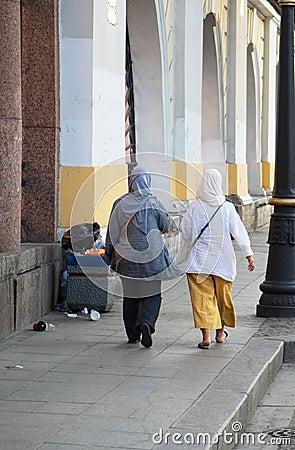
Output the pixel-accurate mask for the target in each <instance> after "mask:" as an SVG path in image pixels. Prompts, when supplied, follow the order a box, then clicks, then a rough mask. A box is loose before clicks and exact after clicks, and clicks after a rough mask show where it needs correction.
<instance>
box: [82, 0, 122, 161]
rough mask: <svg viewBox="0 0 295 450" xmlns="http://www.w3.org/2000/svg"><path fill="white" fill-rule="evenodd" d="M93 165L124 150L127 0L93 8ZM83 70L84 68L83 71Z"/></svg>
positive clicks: (98, 0) (101, 1)
mask: <svg viewBox="0 0 295 450" xmlns="http://www.w3.org/2000/svg"><path fill="white" fill-rule="evenodd" d="M93 9H94V10H93V114H92V129H93V141H92V165H93V166H102V165H104V164H107V163H110V162H113V161H116V160H117V159H119V158H121V161H120V163H121V164H122V163H123V161H124V151H125V42H126V39H125V32H126V30H125V28H126V25H125V24H126V6H125V1H121V0H116V1H115V0H113V1H111V2H109V1H108V0H95V1H94V5H93ZM81 70H82V69H81Z"/></svg>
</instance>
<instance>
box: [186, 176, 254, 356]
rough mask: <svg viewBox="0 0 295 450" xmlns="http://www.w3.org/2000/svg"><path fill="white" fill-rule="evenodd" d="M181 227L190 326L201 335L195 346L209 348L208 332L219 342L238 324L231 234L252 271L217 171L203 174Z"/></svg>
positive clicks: (240, 229)
mask: <svg viewBox="0 0 295 450" xmlns="http://www.w3.org/2000/svg"><path fill="white" fill-rule="evenodd" d="M181 229H182V233H183V238H184V240H185V241H187V242H188V243H190V246H191V250H190V254H189V257H188V262H187V268H186V272H187V279H188V285H189V290H190V296H191V302H192V309H193V317H194V324H195V327H196V328H200V329H201V332H202V337H203V340H202V342H200V343H199V344H198V347H199V348H202V349H208V348H209V346H210V343H211V330H216V331H215V341H216V342H217V343H222V342H224V340H225V339H226V338H227V336H228V331H227V330H226V329H225V328H224V327H225V326H227V327H235V326H236V313H235V308H234V305H233V301H232V298H231V289H232V283H233V281H234V279H235V277H236V257H235V252H234V248H233V245H232V239H231V236H232V237H233V238H234V239H235V240H236V242H237V244H238V245H239V247H240V249H241V250H242V252H243V254H244V256H245V258H247V260H248V270H250V271H252V270H254V268H255V264H254V259H253V251H252V249H251V244H250V240H249V236H248V234H247V231H246V229H245V227H244V225H243V223H242V221H241V219H240V217H239V215H238V213H237V211H236V209H235V207H234V205H233V204H232V203H230V202H226V201H225V196H224V195H223V192H222V177H221V174H220V172H219V171H218V170H216V169H208V170H207V171H206V172H205V174H204V176H203V177H202V180H201V182H200V186H199V189H198V192H197V200H194V201H193V202H192V203H191V204H190V207H189V210H188V211H187V212H186V213H185V215H184V217H183V220H182V224H181Z"/></svg>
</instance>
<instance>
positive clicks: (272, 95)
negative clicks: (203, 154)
mask: <svg viewBox="0 0 295 450" xmlns="http://www.w3.org/2000/svg"><path fill="white" fill-rule="evenodd" d="M276 40H277V25H276V23H275V22H274V20H272V19H271V18H269V19H265V39H264V45H265V52H264V71H263V103H262V117H263V122H262V161H266V162H274V161H275V139H276V97H277V96H276V92H277V88H276V72H277V61H276Z"/></svg>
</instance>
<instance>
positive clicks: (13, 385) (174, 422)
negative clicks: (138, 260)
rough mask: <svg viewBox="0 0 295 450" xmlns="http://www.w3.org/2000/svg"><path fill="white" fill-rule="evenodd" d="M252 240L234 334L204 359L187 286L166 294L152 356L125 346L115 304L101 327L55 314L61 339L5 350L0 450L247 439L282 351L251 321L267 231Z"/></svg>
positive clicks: (19, 339) (32, 339) (13, 344)
mask: <svg viewBox="0 0 295 450" xmlns="http://www.w3.org/2000/svg"><path fill="white" fill-rule="evenodd" d="M250 237H251V242H252V246H253V249H254V251H255V261H256V270H255V271H254V272H252V273H249V272H248V271H247V262H246V260H245V258H243V257H242V255H241V253H240V252H239V251H237V259H238V276H237V279H236V282H235V284H234V289H233V297H234V302H235V305H236V309H237V316H238V326H237V328H236V329H232V330H230V336H229V338H228V340H227V342H225V343H224V344H222V345H221V344H212V345H211V347H210V349H209V350H208V351H207V350H200V349H197V343H198V342H199V341H200V332H199V330H195V329H194V328H193V320H192V313H191V305H190V300H189V295H188V287H187V283H186V279H185V277H184V278H182V279H181V280H179V281H178V282H177V283H176V284H174V285H173V284H172V285H170V286H166V285H164V286H163V287H164V289H163V305H162V309H161V314H160V318H159V321H158V324H157V331H156V334H155V335H154V344H153V346H152V348H150V349H145V348H143V347H142V346H141V345H140V344H137V345H128V344H127V343H126V337H125V333H124V329H123V323H122V302H121V301H120V300H118V301H116V303H115V305H114V307H113V309H112V310H111V311H110V312H108V313H106V314H103V315H102V316H101V319H100V320H99V321H98V322H91V321H89V320H88V319H87V318H86V317H83V316H81V317H77V318H75V319H74V318H69V317H67V316H66V315H65V314H63V313H61V312H52V313H51V314H50V315H48V316H46V317H45V320H46V321H47V322H52V323H54V324H55V325H56V330H55V331H51V332H49V331H48V332H43V333H40V332H35V331H33V330H32V326H31V325H30V326H28V327H26V328H25V329H23V330H21V331H20V332H18V333H15V334H14V335H12V336H10V337H9V338H7V339H5V340H3V341H1V343H0V436H1V438H0V449H1V450H2V449H3V450H26V449H28V450H34V449H42V450H65V449H69V448H71V449H73V450H75V449H76V450H79V449H81V450H83V449H87V450H92V449H96V448H101V449H105V450H107V449H120V450H127V449H140V450H143V449H162V448H165V449H174V448H179V447H180V446H181V448H200V449H202V448H213V449H217V448H218V449H221V448H232V447H233V446H234V443H228V442H227V441H228V439H225V432H232V431H233V427H234V426H235V423H236V422H239V423H241V424H243V427H246V424H247V423H248V422H249V420H250V418H251V416H252V414H253V412H254V410H255V407H256V405H257V404H258V403H259V402H260V401H261V399H262V397H263V395H264V393H265V391H266V389H267V387H268V386H269V384H270V382H271V380H272V379H273V378H274V377H275V375H276V373H277V372H278V370H279V369H280V367H281V364H282V361H283V351H284V339H285V337H284V336H280V333H279V327H276V329H277V331H276V333H275V334H276V335H275V336H273V332H272V327H269V328H267V327H266V328H265V327H264V329H263V325H265V323H266V322H267V321H266V320H265V319H261V318H257V317H256V316H255V312H256V305H257V303H258V300H259V297H260V295H261V292H260V290H259V284H260V283H261V282H262V281H263V280H264V277H265V267H266V259H267V245H266V239H267V231H261V232H257V233H254V234H251V236H250ZM261 330H264V331H261ZM291 330H292V329H291V328H290V331H289V334H288V340H290V339H292V338H293V336H291V337H290V335H291V334H292V333H291ZM293 333H294V332H293ZM16 365H20V366H23V368H9V369H8V368H7V367H6V366H8V367H11V366H16Z"/></svg>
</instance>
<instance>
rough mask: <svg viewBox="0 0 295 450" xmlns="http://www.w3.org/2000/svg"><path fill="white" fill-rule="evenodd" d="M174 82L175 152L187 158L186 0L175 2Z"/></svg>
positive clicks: (177, 156) (182, 157)
mask: <svg viewBox="0 0 295 450" xmlns="http://www.w3.org/2000/svg"><path fill="white" fill-rule="evenodd" d="M174 5H175V6H174V17H175V19H174V24H173V27H174V33H173V35H174V43H173V44H174V58H173V63H174V72H173V76H174V80H173V81H174V82H173V90H174V92H173V106H174V108H173V119H174V127H173V128H174V135H173V154H174V156H175V157H176V158H181V159H184V160H185V157H186V155H185V130H184V122H185V120H184V115H185V113H184V89H185V87H184V86H185V83H184V70H185V55H184V49H185V47H184V45H185V10H186V3H185V0H176V1H175V3H174Z"/></svg>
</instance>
